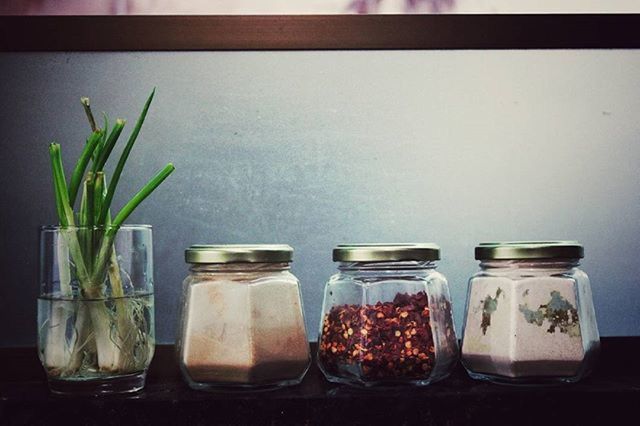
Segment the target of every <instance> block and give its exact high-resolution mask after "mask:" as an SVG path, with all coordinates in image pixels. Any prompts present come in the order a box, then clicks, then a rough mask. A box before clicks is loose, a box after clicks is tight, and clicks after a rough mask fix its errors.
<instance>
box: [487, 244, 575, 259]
mask: <svg viewBox="0 0 640 426" xmlns="http://www.w3.org/2000/svg"><path fill="white" fill-rule="evenodd" d="M475 255H476V259H477V260H518V259H578V258H582V257H584V247H582V245H581V244H579V243H578V242H577V241H504V242H492V243H480V244H479V245H478V246H476V250H475Z"/></svg>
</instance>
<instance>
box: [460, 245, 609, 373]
mask: <svg viewBox="0 0 640 426" xmlns="http://www.w3.org/2000/svg"><path fill="white" fill-rule="evenodd" d="M583 256H584V250H583V247H582V246H581V245H580V244H578V243H577V242H575V241H552V242H506V243H483V244H480V245H479V246H477V247H476V249H475V257H476V259H477V260H480V268H481V270H480V272H478V273H476V274H475V275H474V276H473V277H471V279H470V281H469V289H468V295H467V307H466V314H465V317H466V321H465V323H464V328H463V340H462V363H463V364H464V366H465V368H466V369H467V371H468V372H469V374H470V375H471V377H473V378H474V379H482V380H490V381H494V382H498V383H548V382H551V383H553V382H575V381H578V380H580V378H582V377H584V376H586V375H587V374H588V373H589V372H590V371H591V369H592V368H593V365H594V362H595V359H596V357H597V354H598V351H599V347H600V337H599V334H598V326H597V324H596V317H595V311H594V308H593V300H592V296H591V287H590V285H589V278H588V277H587V274H585V273H584V272H583V271H582V270H580V268H578V266H579V264H580V262H579V261H580V259H581V258H582V257H583Z"/></svg>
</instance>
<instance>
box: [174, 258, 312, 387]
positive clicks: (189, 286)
mask: <svg viewBox="0 0 640 426" xmlns="http://www.w3.org/2000/svg"><path fill="white" fill-rule="evenodd" d="M202 247H207V246H199V247H198V248H197V250H199V251H200V255H202V253H204V250H206V248H202ZM208 247H210V249H209V251H210V252H211V253H212V254H210V259H207V258H206V257H207V256H206V255H202V256H201V258H195V257H194V256H192V257H191V258H189V254H187V261H188V262H189V263H191V264H192V266H191V269H190V274H189V276H187V278H186V279H185V280H184V282H183V302H182V313H181V321H180V327H179V337H178V342H177V351H178V359H179V364H180V368H181V370H182V373H183V376H184V377H185V379H186V381H187V382H188V384H189V385H190V386H191V387H192V388H194V389H216V388H230V387H234V388H268V387H278V386H287V385H295V384H298V383H299V382H300V381H301V380H302V378H303V377H304V375H305V373H306V371H307V369H308V368H309V365H310V362H311V358H310V353H309V342H308V339H307V334H306V330H305V325H304V316H303V308H302V299H301V296H300V283H299V281H298V279H297V278H296V277H295V276H294V275H293V274H292V273H291V272H290V271H289V265H290V264H289V261H290V259H291V248H290V247H288V246H284V248H282V247H283V246H265V245H260V246H208ZM278 248H280V249H281V250H284V251H285V252H284V254H282V253H280V254H279V255H274V253H273V252H274V251H276V250H278ZM189 250H191V251H193V250H194V248H193V247H192V248H191V249H189ZM189 250H187V252H189ZM287 250H288V251H287ZM247 253H251V254H247ZM209 260H213V261H216V262H215V263H213V262H211V263H210V262H209Z"/></svg>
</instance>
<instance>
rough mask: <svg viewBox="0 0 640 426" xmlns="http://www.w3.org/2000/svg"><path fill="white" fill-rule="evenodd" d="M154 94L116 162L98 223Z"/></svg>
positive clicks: (107, 206)
mask: <svg viewBox="0 0 640 426" xmlns="http://www.w3.org/2000/svg"><path fill="white" fill-rule="evenodd" d="M155 92H156V89H153V91H152V92H151V95H149V98H148V99H147V102H145V104H144V108H143V109H142V112H141V113H140V117H139V118H138V121H137V122H136V126H135V127H134V129H133V132H132V133H131V136H129V140H128V141H127V145H126V146H125V148H124V151H123V152H122V154H121V155H120V159H119V160H118V165H117V166H116V168H115V170H114V172H113V176H112V177H111V181H110V182H109V189H108V191H107V196H106V197H105V200H104V203H103V205H102V211H101V212H100V216H99V220H98V222H99V223H103V222H104V220H105V218H106V215H107V210H108V209H109V207H111V201H113V195H114V194H115V192H116V187H117V186H118V181H119V180H120V175H121V174H122V170H123V169H124V164H125V163H126V162H127V158H129V153H130V152H131V148H133V144H134V143H135V141H136V138H137V137H138V134H139V133H140V128H141V127H142V124H143V123H144V119H145V117H146V116H147V111H148V110H149V106H150V105H151V101H152V100H153V95H154V94H155Z"/></svg>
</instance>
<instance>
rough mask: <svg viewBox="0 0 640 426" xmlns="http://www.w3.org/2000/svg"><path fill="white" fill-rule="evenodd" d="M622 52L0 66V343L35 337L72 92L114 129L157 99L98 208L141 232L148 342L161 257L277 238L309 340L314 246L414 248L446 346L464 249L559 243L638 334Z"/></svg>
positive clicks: (636, 83) (630, 96) (69, 153)
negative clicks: (147, 266) (146, 263)
mask: <svg viewBox="0 0 640 426" xmlns="http://www.w3.org/2000/svg"><path fill="white" fill-rule="evenodd" d="M638 76H640V51H629V50H628V51H615V50H614V51H605V50H601V51H517V52H512V51H500V52H494V51H476V52H470V51H449V52H435V51H423V52H411V51H397V52H228V53H222V52H195V53H186V52H184V53H160V52H158V53H50V54H49V53H47V54H43V53H31V54H27V53H25V54H7V53H4V54H0V99H1V102H0V148H1V150H0V158H1V163H0V166H1V167H0V183H1V188H2V190H1V192H0V194H1V195H0V197H2V198H1V201H2V203H1V205H2V208H1V209H0V237H1V238H0V241H1V243H0V244H1V246H0V249H1V252H0V265H1V272H2V280H1V284H0V300H1V303H2V305H1V306H2V309H0V324H2V326H1V327H0V345H3V346H12V345H32V344H34V343H35V337H36V323H35V317H36V296H37V290H38V282H37V267H38V257H37V226H38V225H40V224H49V223H52V222H55V209H54V201H53V196H52V187H51V179H50V168H49V164H48V155H47V144H48V143H49V142H50V141H51V140H53V139H55V140H56V141H59V142H60V143H62V144H63V153H64V156H65V158H66V159H67V164H66V165H67V167H70V165H71V159H75V157H76V156H77V155H78V153H79V150H80V149H81V147H82V144H83V140H84V137H85V136H86V135H87V131H88V127H87V125H86V122H85V117H84V115H83V111H82V108H81V106H80V103H79V98H80V96H85V95H86V96H90V97H91V98H92V103H93V105H94V108H95V110H96V111H100V110H104V111H107V112H108V113H109V114H110V116H111V117H112V119H115V118H116V117H124V118H128V119H129V125H128V128H126V129H125V135H128V132H129V131H130V129H131V127H132V126H133V122H134V120H135V117H136V116H137V114H138V111H139V110H140V108H141V106H142V104H143V102H144V99H145V98H146V96H147V94H148V93H149V91H150V90H151V88H152V87H153V86H156V87H157V88H158V91H157V95H156V99H155V101H154V104H153V105H152V107H151V110H150V114H149V117H148V120H147V123H146V125H145V127H144V128H143V131H142V133H141V137H140V140H139V142H138V144H137V146H136V147H135V148H134V150H133V152H132V155H131V157H130V163H129V164H128V167H127V168H126V169H125V173H124V175H123V184H122V185H121V187H120V189H119V192H118V194H117V196H116V200H115V206H116V207H118V206H121V205H122V203H123V202H124V201H125V199H127V198H128V196H130V194H132V193H133V192H134V191H135V190H137V188H139V187H140V186H141V185H142V184H143V183H144V182H145V181H146V180H147V178H148V177H150V176H151V175H152V174H153V173H154V172H155V171H156V170H157V169H158V168H160V167H161V166H162V165H163V164H164V163H166V162H168V161H173V162H174V163H175V165H176V168H177V170H176V172H175V173H174V174H173V175H172V176H171V177H170V178H169V179H168V180H167V181H166V182H165V183H164V184H163V185H162V186H161V188H160V189H159V190H158V191H157V192H156V193H155V194H153V195H152V197H151V198H150V199H149V200H148V201H147V202H145V203H144V204H143V205H142V206H141V207H140V208H139V209H138V210H137V212H136V213H135V214H134V215H133V216H132V217H131V220H130V222H132V223H149V224H152V225H153V226H154V240H155V241H154V243H155V261H156V267H155V289H156V309H157V310H156V317H157V336H158V340H159V341H160V342H163V343H166V342H171V341H173V338H174V332H175V325H176V316H177V308H178V300H179V293H180V291H181V289H180V283H181V281H182V279H183V277H184V275H185V274H186V271H187V268H186V265H185V264H184V261H183V250H184V248H185V247H186V246H188V245H190V244H192V243H251V242H269V243H289V244H291V245H292V246H293V247H294V248H295V249H296V252H295V262H294V265H293V270H294V273H296V274H297V275H298V277H299V278H300V279H301V281H302V292H303V296H304V303H305V311H306V317H307V325H308V327H309V331H310V337H312V338H315V335H316V332H317V324H318V321H319V315H320V307H321V301H322V290H323V285H324V281H325V280H326V279H327V277H328V276H329V275H330V274H332V273H333V271H334V268H335V265H334V264H333V263H332V261H331V248H332V247H333V246H334V245H335V244H336V243H342V242H392V241H395V242H401V241H425V242H426V241H433V242H436V243H438V244H440V245H441V246H442V249H443V256H444V259H443V260H442V262H441V263H440V266H439V270H440V271H442V272H443V273H444V274H446V275H447V276H448V277H449V281H450V287H451V292H452V296H453V303H454V310H455V314H456V322H457V326H458V329H459V328H460V325H461V323H462V315H463V312H464V302H465V294H466V281H467V278H468V276H469V275H471V274H472V273H473V272H474V271H475V270H476V269H477V264H476V262H475V261H474V260H473V247H474V245H475V244H476V243H477V242H479V241H483V240H507V239H577V240H579V241H581V242H582V243H583V244H584V245H585V247H586V256H587V257H586V259H585V261H584V263H583V266H584V269H585V270H586V271H587V272H588V273H589V274H590V276H591V280H592V286H593V294H594V299H595V305H596V309H597V316H598V321H599V325H600V331H601V333H602V334H603V335H607V336H611V335H640V304H639V303H638V300H639V299H640V287H639V286H638V277H639V276H640V262H638V260H637V259H638V253H639V252H640V239H639V238H638V236H639V235H640V222H639V221H638V218H639V217H640V167H639V166H640V78H639V77H638Z"/></svg>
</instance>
